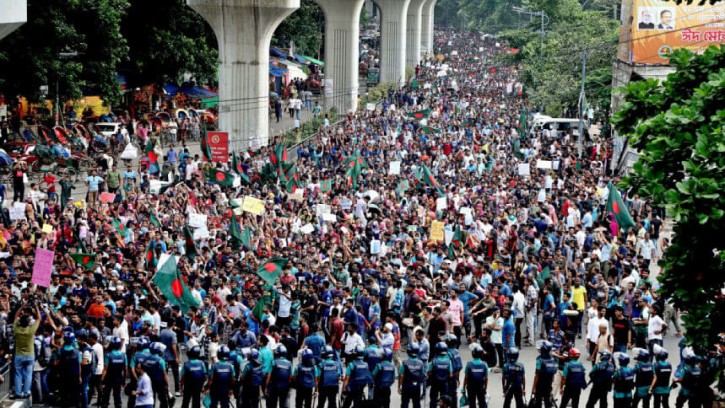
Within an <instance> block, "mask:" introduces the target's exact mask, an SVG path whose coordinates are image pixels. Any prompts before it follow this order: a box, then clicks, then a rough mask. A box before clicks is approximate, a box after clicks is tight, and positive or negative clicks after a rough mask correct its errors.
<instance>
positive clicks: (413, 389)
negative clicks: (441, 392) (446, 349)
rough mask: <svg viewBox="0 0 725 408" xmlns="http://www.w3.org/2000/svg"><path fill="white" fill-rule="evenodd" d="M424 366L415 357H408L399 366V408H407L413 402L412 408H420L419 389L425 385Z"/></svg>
mask: <svg viewBox="0 0 725 408" xmlns="http://www.w3.org/2000/svg"><path fill="white" fill-rule="evenodd" d="M425 378H426V370H425V364H423V362H422V361H420V360H419V359H417V358H415V357H410V358H408V359H407V360H405V361H403V364H401V365H400V372H399V381H400V383H401V385H400V388H401V391H402V392H401V405H400V406H401V408H408V403H409V402H411V401H412V402H413V408H420V400H421V387H422V386H423V385H425Z"/></svg>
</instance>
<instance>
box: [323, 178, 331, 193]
mask: <svg viewBox="0 0 725 408" xmlns="http://www.w3.org/2000/svg"><path fill="white" fill-rule="evenodd" d="M328 191H332V179H327V180H322V181H320V192H321V193H327V192H328Z"/></svg>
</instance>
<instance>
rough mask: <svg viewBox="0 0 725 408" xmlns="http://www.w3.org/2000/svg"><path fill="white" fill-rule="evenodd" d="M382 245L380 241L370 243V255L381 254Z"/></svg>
mask: <svg viewBox="0 0 725 408" xmlns="http://www.w3.org/2000/svg"><path fill="white" fill-rule="evenodd" d="M380 247H381V243H380V240H379V239H374V240H372V241H370V254H372V255H377V254H379V253H380Z"/></svg>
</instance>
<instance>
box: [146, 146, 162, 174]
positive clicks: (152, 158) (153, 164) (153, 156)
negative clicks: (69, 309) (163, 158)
mask: <svg viewBox="0 0 725 408" xmlns="http://www.w3.org/2000/svg"><path fill="white" fill-rule="evenodd" d="M144 153H146V157H148V159H149V173H158V172H159V164H158V163H159V155H158V154H157V153H156V151H155V150H154V142H152V141H151V139H150V138H149V140H148V142H146V147H145V148H144Z"/></svg>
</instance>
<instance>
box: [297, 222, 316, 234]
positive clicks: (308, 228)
mask: <svg viewBox="0 0 725 408" xmlns="http://www.w3.org/2000/svg"><path fill="white" fill-rule="evenodd" d="M314 231H315V227H313V226H312V224H309V223H308V224H305V225H304V226H303V227H302V228H300V232H301V233H303V234H312V232H314Z"/></svg>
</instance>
